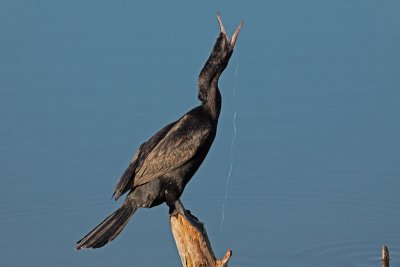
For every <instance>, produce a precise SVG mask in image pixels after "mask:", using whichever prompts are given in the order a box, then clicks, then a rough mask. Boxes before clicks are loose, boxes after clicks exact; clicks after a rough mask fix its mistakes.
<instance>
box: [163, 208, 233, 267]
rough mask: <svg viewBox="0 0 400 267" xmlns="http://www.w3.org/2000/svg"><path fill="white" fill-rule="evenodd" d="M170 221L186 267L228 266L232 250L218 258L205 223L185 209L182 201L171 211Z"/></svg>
mask: <svg viewBox="0 0 400 267" xmlns="http://www.w3.org/2000/svg"><path fill="white" fill-rule="evenodd" d="M170 223H171V230H172V234H173V236H174V239H175V243H176V247H177V249H178V251H179V255H180V257H181V261H182V265H183V266H184V267H199V266H210V267H224V266H228V261H229V259H230V257H231V256H232V251H231V250H230V249H228V250H227V251H226V253H225V255H224V256H223V257H222V258H221V259H216V258H215V255H214V252H213V251H212V248H211V244H210V241H209V240H208V236H207V232H206V229H205V228H204V224H203V223H202V222H200V221H199V220H198V219H197V218H196V217H195V216H193V215H192V214H191V213H190V211H188V210H185V209H184V208H183V206H182V203H181V202H180V201H177V202H176V203H175V209H174V210H172V211H170Z"/></svg>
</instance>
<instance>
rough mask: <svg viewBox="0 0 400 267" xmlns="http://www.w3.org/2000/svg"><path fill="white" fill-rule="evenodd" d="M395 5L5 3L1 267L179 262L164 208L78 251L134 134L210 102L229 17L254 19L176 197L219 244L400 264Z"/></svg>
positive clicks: (253, 256)
mask: <svg viewBox="0 0 400 267" xmlns="http://www.w3.org/2000/svg"><path fill="white" fill-rule="evenodd" d="M399 10H400V2H399V1H390V0H388V1H372V0H365V1H315V0H314V1H311V0H306V1H294V0H292V1H290V0H283V1H257V2H256V1H225V0H224V1H221V0H220V1H198V2H193V1H175V0H171V1H157V2H156V1H143V2H134V1H96V2H94V1H7V0H2V1H0V188H1V197H0V200H1V201H0V266H41V267H44V266H52V267H53V266H77V267H78V266H180V260H179V256H178V253H177V250H176V247H175V243H174V240H173V238H172V234H171V232H170V225H169V221H168V208H167V206H166V205H161V206H159V207H157V208H153V209H150V210H143V209H142V210H140V211H138V212H137V213H136V214H135V216H134V217H133V219H132V220H131V221H130V223H129V224H128V226H127V227H126V228H125V230H124V231H123V232H122V234H121V235H120V236H119V237H118V238H117V239H116V240H114V241H113V242H112V243H110V244H108V245H107V246H106V247H104V248H102V249H98V250H84V251H79V252H77V251H75V250H74V247H75V243H76V241H78V240H79V239H80V238H81V237H83V236H84V235H85V234H86V233H87V232H88V231H89V230H91V229H92V228H93V227H94V226H96V225H97V224H98V223H100V222H101V221H102V220H103V219H104V218H105V217H106V216H108V215H109V214H110V213H111V212H112V211H113V210H115V209H116V208H117V207H118V206H119V205H120V204H121V201H120V202H119V203H114V201H113V200H112V199H111V195H112V192H113V188H114V186H115V184H116V182H117V181H118V179H119V177H120V175H121V174H122V172H123V170H124V169H125V167H126V166H127V164H128V162H129V160H130V158H131V156H132V155H133V154H134V152H135V150H136V149H137V148H138V147H139V146H140V144H141V143H142V142H144V141H146V140H147V139H148V138H149V137H150V136H151V135H153V134H154V133H155V132H156V131H157V130H158V129H160V128H161V127H163V126H164V125H166V124H167V123H169V122H171V121H173V120H175V119H178V118H179V117H180V116H181V115H183V114H184V113H185V112H187V111H188V110H189V109H191V108H193V107H195V106H196V105H198V104H199V102H198V100H197V77H198V74H199V72H200V70H201V68H202V67H203V64H204V63H205V61H206V59H207V58H208V56H209V54H210V51H211V48H212V46H213V44H214V41H215V39H216V37H217V35H218V33H219V28H218V24H217V21H216V18H215V15H216V13H217V12H218V11H221V17H222V20H223V22H224V24H225V27H226V29H227V31H228V33H230V34H231V33H233V31H234V29H235V28H236V26H237V24H238V23H239V22H240V20H243V21H244V27H243V28H242V31H241V33H240V35H239V38H238V42H237V47H236V48H235V52H234V55H233V57H232V58H231V61H230V65H229V66H228V68H227V69H226V71H225V72H224V74H223V75H222V78H221V80H220V90H221V92H222V96H223V107H222V114H221V117H220V124H219V130H218V134H217V138H216V140H215V142H214V145H213V147H212V149H211V151H210V153H209V155H208V157H207V158H206V160H205V162H204V164H203V166H202V167H201V168H200V170H199V171H198V172H197V174H196V175H195V176H194V177H193V179H192V180H191V182H190V183H189V184H188V186H187V187H186V190H185V192H184V194H183V197H182V201H183V203H184V204H185V207H186V208H188V209H190V210H191V211H192V212H193V213H194V214H195V215H196V216H198V217H199V218H200V219H201V220H202V221H203V222H204V223H205V225H206V227H207V230H208V235H209V237H210V240H211V243H212V245H213V248H214V252H215V253H216V255H217V256H218V257H221V256H222V255H223V254H224V253H225V250H226V249H227V248H228V247H229V248H231V249H232V250H233V256H232V258H231V261H230V265H229V266H299V267H301V266H310V265H323V266H325V267H329V266H332V267H333V266H335V267H337V266H363V267H366V266H371V267H372V266H380V264H381V263H380V261H379V259H380V248H381V246H382V244H387V245H388V246H389V249H390V251H391V257H392V264H393V265H394V266H396V265H398V264H399V262H400V259H399V258H400V231H399V225H400V194H399V188H400V142H399V136H400V105H399V100H400V75H399V70H400V53H399V47H400V32H399V27H400V16H399ZM235 113H236V116H235V124H236V129H237V132H236V139H235V142H234V144H233V146H231V144H232V140H233V137H234V135H235V131H234V122H233V120H234V114H235ZM231 151H232V154H233V161H232V160H231ZM232 163H233V166H232V173H231V176H230V178H229V179H228V174H229V170H230V167H231V164H232ZM228 180H229V182H228ZM226 189H227V193H228V194H227V198H226V202H225V208H224V211H223V212H222V206H223V202H224V198H225V194H226ZM222 213H224V220H223V223H222V224H221V220H222Z"/></svg>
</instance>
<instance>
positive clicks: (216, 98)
mask: <svg viewBox="0 0 400 267" xmlns="http://www.w3.org/2000/svg"><path fill="white" fill-rule="evenodd" d="M217 19H218V23H219V26H220V30H221V32H220V34H219V36H218V38H217V40H216V42H215V45H214V48H213V50H212V52H211V55H210V57H209V58H208V60H207V62H206V64H205V65H204V67H203V69H202V70H201V72H200V75H199V81H198V86H199V92H198V98H199V100H200V101H201V102H202V103H201V105H200V106H198V107H196V108H194V109H192V110H190V111H189V112H188V113H186V114H185V115H184V116H183V117H181V118H180V119H179V120H177V121H175V122H173V123H171V124H168V125H167V126H165V127H164V128H162V129H161V130H160V131H158V132H157V133H156V134H155V135H154V136H153V137H151V138H150V139H149V140H148V141H147V142H145V143H143V144H142V145H141V146H140V148H139V149H138V150H137V151H136V153H135V155H134V156H133V158H132V160H131V162H130V164H129V166H128V168H127V169H126V170H125V172H124V173H123V174H122V176H121V178H120V180H119V182H118V184H117V185H116V187H115V190H114V195H113V196H114V197H115V200H117V199H119V198H120V197H121V196H122V195H123V194H124V193H126V192H128V191H129V194H128V195H127V197H126V199H125V201H124V204H123V205H122V206H121V207H120V208H119V209H117V210H116V211H115V212H114V213H112V214H111V215H110V216H108V217H107V218H106V219H105V220H104V221H103V222H102V223H100V224H99V225H98V226H97V227H96V228H94V229H93V230H92V231H91V232H90V233H89V234H87V235H86V236H85V237H84V238H82V239H81V240H79V241H78V242H77V245H76V249H78V250H79V249H82V248H99V247H102V246H104V245H105V244H107V243H108V242H110V241H112V240H113V239H114V238H115V237H116V236H118V234H119V233H120V232H121V231H122V229H123V228H124V227H125V225H126V224H127V223H128V221H129V219H130V218H131V217H132V215H133V214H134V213H135V211H136V210H137V208H151V207H154V206H157V205H160V204H161V203H164V202H166V203H167V204H168V205H169V206H170V207H173V206H174V205H175V204H176V202H177V201H179V198H180V196H181V195H182V192H183V190H184V188H185V186H186V184H187V183H188V182H189V180H190V178H192V176H193V175H194V174H195V172H196V171H197V169H198V168H199V167H200V165H201V163H202V162H203V160H204V158H205V157H206V155H207V153H208V151H209V149H210V147H211V144H212V143H213V141H214V138H215V135H216V132H217V124H218V117H219V114H220V111H221V94H220V92H219V89H218V80H219V77H220V75H221V74H222V72H223V71H224V69H225V68H226V66H227V65H228V62H229V59H230V57H231V56H232V53H233V49H234V47H235V43H236V38H237V36H238V34H239V31H240V28H241V26H242V22H241V23H240V24H239V26H238V27H237V29H236V31H235V33H234V34H233V36H232V39H231V40H229V38H228V36H227V34H226V32H225V29H224V26H223V24H222V21H221V19H220V17H219V15H218V16H217Z"/></svg>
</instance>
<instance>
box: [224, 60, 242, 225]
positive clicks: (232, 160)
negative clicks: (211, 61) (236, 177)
mask: <svg viewBox="0 0 400 267" xmlns="http://www.w3.org/2000/svg"><path fill="white" fill-rule="evenodd" d="M238 69H239V57H236V70H235V80H234V83H233V92H232V97H233V100H235V94H236V84H237V80H238ZM233 103H235V101H233ZM233 107H234V111H235V112H234V113H233V119H232V121H233V130H234V133H233V138H232V143H231V165H230V167H229V172H228V178H227V179H226V184H225V198H224V202H223V203H222V210H221V223H220V225H219V227H220V229H221V232H222V231H223V230H224V229H223V223H224V220H225V204H226V200H227V199H228V187H229V181H230V179H231V176H232V170H233V163H234V159H235V158H234V155H233V147H234V146H235V140H236V135H237V129H236V108H235V104H233Z"/></svg>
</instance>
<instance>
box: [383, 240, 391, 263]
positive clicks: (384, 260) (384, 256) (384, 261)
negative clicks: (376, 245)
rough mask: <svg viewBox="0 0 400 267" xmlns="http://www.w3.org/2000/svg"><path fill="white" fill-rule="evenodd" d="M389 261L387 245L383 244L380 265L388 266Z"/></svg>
mask: <svg viewBox="0 0 400 267" xmlns="http://www.w3.org/2000/svg"><path fill="white" fill-rule="evenodd" d="M389 261H390V256H389V249H388V247H387V246H385V245H383V246H382V267H389Z"/></svg>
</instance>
